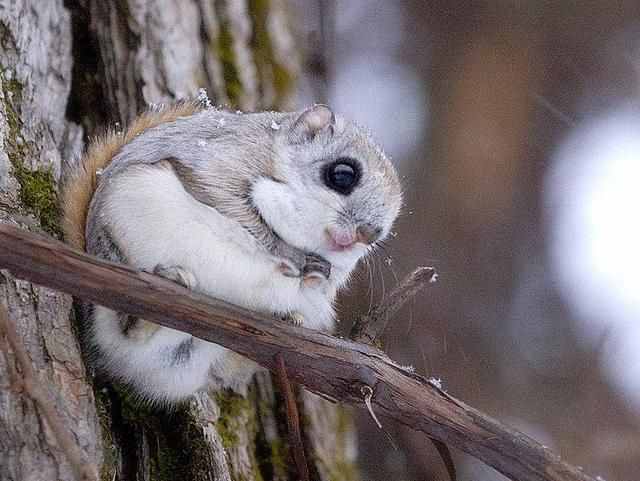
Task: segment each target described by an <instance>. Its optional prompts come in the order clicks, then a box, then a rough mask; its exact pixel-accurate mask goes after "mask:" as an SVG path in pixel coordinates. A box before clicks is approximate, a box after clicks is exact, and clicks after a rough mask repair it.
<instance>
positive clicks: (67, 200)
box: [61, 101, 205, 250]
mask: <svg viewBox="0 0 640 481" xmlns="http://www.w3.org/2000/svg"><path fill="white" fill-rule="evenodd" d="M204 108H205V107H204V106H203V105H202V103H201V102H200V101H185V102H180V103H178V104H175V105H170V106H162V107H160V108H158V109H154V110H150V111H148V112H145V113H144V114H142V115H140V116H139V117H138V118H136V119H135V120H134V121H133V123H132V124H131V125H130V126H129V128H128V129H126V130H124V131H122V132H116V131H113V130H110V131H108V132H107V133H105V134H104V135H102V136H101V137H98V138H96V139H95V140H93V141H92V142H91V144H90V145H89V148H88V149H87V151H86V152H85V154H84V155H83V157H82V158H81V159H80V161H79V162H78V163H77V164H75V165H74V166H73V167H72V168H70V169H69V172H67V174H66V176H65V179H64V182H63V188H62V196H61V203H62V229H63V232H64V237H65V240H66V241H67V243H69V244H71V245H72V246H73V247H75V248H77V249H81V250H84V249H85V226H86V222H87V213H88V211H89V204H90V203H91V198H92V197H93V193H94V192H95V190H96V183H97V176H96V172H99V171H100V170H102V169H104V168H105V167H106V166H107V165H109V162H111V159H113V157H114V156H115V155H116V154H117V153H118V151H119V150H120V148H121V147H122V146H123V145H125V144H127V143H128V142H131V140H133V139H134V138H135V137H136V136H138V135H140V134H141V133H142V132H144V131H145V130H147V129H151V128H153V127H156V126H158V125H160V124H163V123H166V122H173V121H174V120H177V119H178V118H179V117H187V116H189V115H192V114H194V113H196V112H199V111H200V110H203V109H204Z"/></svg>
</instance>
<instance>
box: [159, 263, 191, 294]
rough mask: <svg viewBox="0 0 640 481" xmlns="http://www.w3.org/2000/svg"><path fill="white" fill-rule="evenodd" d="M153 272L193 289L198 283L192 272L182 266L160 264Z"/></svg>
mask: <svg viewBox="0 0 640 481" xmlns="http://www.w3.org/2000/svg"><path fill="white" fill-rule="evenodd" d="M153 273H154V274H155V275H157V276H160V277H164V278H165V279H168V280H170V281H173V282H175V283H176V284H180V285H181V286H182V287H186V288H187V289H193V288H194V287H196V285H197V284H198V281H197V280H196V277H195V276H194V275H193V273H192V272H190V271H188V270H186V269H184V268H183V267H180V266H165V265H163V264H158V265H157V266H155V267H154V268H153Z"/></svg>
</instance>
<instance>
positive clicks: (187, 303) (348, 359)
mask: <svg viewBox="0 0 640 481" xmlns="http://www.w3.org/2000/svg"><path fill="white" fill-rule="evenodd" d="M0 268H6V269H9V270H10V271H11V272H12V273H13V274H14V275H16V276H18V277H21V278H23V279H27V280H29V281H32V282H36V283H38V284H42V285H45V286H48V287H50V288H54V289H58V290H61V291H63V292H67V293H69V294H73V295H75V296H77V297H80V298H82V299H86V300H89V301H92V302H96V303H98V304H102V305H104V306H107V307H109V308H112V309H116V310H118V311H122V312H126V313H129V314H131V315H135V316H139V317H141V318H144V319H148V320H151V321H154V322H156V323H158V324H160V325H163V326H166V327H170V328H173V329H178V330H181V331H184V332H188V333H190V334H193V335H194V336H196V337H199V338H202V339H205V340H207V341H211V342H214V343H217V344H221V345H223V346H225V347H227V348H229V349H232V350H234V351H236V352H238V353H240V354H242V355H244V356H246V357H248V358H250V359H253V360H254V361H256V362H258V363H259V364H261V365H263V366H265V367H267V368H268V369H271V370H275V369H276V361H275V359H276V355H277V354H278V353H281V355H282V357H283V358H284V360H285V362H286V365H287V372H288V374H289V376H290V378H291V380H292V381H293V382H297V383H299V384H302V385H304V386H305V387H306V388H307V389H309V390H311V391H314V392H316V393H318V394H321V395H324V396H325V397H330V398H333V399H336V400H339V401H342V402H345V403H348V404H353V405H357V406H360V407H364V403H363V397H362V388H363V386H369V387H370V388H371V389H372V390H373V393H374V394H373V407H374V409H375V410H376V412H377V414H378V415H382V416H387V417H389V418H392V419H394V420H396V421H397V422H399V423H402V424H404V425H406V426H409V427H410V428H412V429H415V430H417V431H420V432H423V433H425V434H426V435H428V436H429V437H433V438H435V439H438V440H440V441H442V442H444V443H446V444H448V445H450V446H455V447H457V448H458V449H460V450H462V451H464V452H466V453H469V454H470V455H472V456H475V457H476V458H478V459H480V460H481V461H483V462H485V463H486V464H488V465H490V466H492V467H494V468H495V469H497V470H498V471H500V472H501V473H503V474H504V475H506V476H508V477H510V478H511V479H513V480H517V481H594V480H593V478H591V477H589V476H588V475H586V474H585V473H583V472H582V471H581V470H579V469H578V468H576V467H574V466H571V465H569V464H567V463H565V462H564V461H562V460H561V459H560V458H559V457H558V456H557V455H555V454H554V453H553V452H551V451H550V450H548V449H547V448H545V447H543V446H541V445H540V444H538V443H537V442H536V441H534V440H533V439H531V438H529V437H527V436H526V435H524V434H522V433H520V432H518V431H516V430H514V429H511V428H509V427H507V426H505V425H503V424H501V423H499V422H498V421H496V420H495V419H492V418H491V417H489V416H487V415H485V414H483V413H481V412H480V411H478V410H476V409H474V408H472V407H470V406H468V405H466V404H465V403H463V402H462V401H459V400H458V399H456V398H454V397H453V396H450V395H449V394H447V393H445V392H443V391H442V390H440V389H438V388H437V387H436V386H434V385H432V384H430V383H429V382H428V381H427V380H426V379H425V378H424V377H422V376H419V375H417V374H415V373H413V372H410V371H408V370H405V369H403V368H401V367H399V366H398V365H397V364H396V363H394V362H393V361H392V360H391V359H389V358H388V357H387V356H386V355H385V354H384V353H383V352H381V351H379V350H377V349H375V348H373V347H371V346H368V345H364V344H359V343H355V342H351V341H347V340H344V339H337V338H335V337H332V336H329V335H327V334H323V333H320V332H317V331H312V330H309V329H305V328H301V327H295V326H291V325H288V324H285V323H282V322H277V321H275V320H274V319H272V318H269V317H266V316H262V315H259V314H256V313H255V312H251V311H248V310H246V309H242V308H239V307H236V306H232V305H229V304H227V303H224V302H221V301H218V300H215V299H212V298H210V297H207V296H204V295H202V294H199V293H196V292H191V291H188V290H187V289H184V288H182V287H180V286H178V285H176V284H174V283H171V282H169V281H167V280H165V279H161V278H159V277H156V276H153V275H151V274H147V273H144V272H138V271H136V270H134V269H132V268H130V267H127V266H124V265H116V264H111V263H107V262H103V261H101V260H99V259H96V258H93V257H91V256H88V255H85V254H82V253H80V252H77V251H74V250H73V249H71V248H70V247H68V246H66V245H65V244H62V243H60V242H57V241H55V240H52V239H50V238H47V237H44V236H40V235H36V234H32V233H29V232H26V231H22V230H20V229H16V228H15V227H13V226H9V225H6V224H0Z"/></svg>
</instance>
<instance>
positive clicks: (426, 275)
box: [349, 267, 438, 344]
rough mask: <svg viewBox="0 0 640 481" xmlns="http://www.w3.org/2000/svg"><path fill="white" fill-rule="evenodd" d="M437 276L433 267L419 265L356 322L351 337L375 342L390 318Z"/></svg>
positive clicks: (359, 340)
mask: <svg viewBox="0 0 640 481" xmlns="http://www.w3.org/2000/svg"><path fill="white" fill-rule="evenodd" d="M437 278H438V274H437V273H436V270H435V269H434V268H433V267H418V268H417V269H416V270H414V271H413V272H412V273H411V274H409V275H408V276H407V277H405V278H404V279H403V280H402V281H401V282H400V283H398V285H397V286H396V287H394V288H393V290H392V291H391V292H390V293H389V295H387V296H386V297H385V298H384V299H383V300H382V302H381V303H380V304H379V305H377V306H376V307H375V308H373V309H372V310H371V312H369V313H367V314H364V315H363V316H361V317H360V318H359V319H358V320H357V321H356V322H355V324H354V325H353V328H352V329H351V333H350V335H349V337H350V338H351V339H353V340H354V341H358V342H366V343H369V344H373V343H374V341H375V340H376V339H377V338H378V336H380V335H381V334H382V333H383V332H384V330H385V329H386V327H387V324H388V323H389V319H391V317H392V316H393V315H394V314H395V313H396V312H398V311H399V310H400V308H401V307H402V306H404V305H405V304H406V303H407V302H408V301H410V300H411V299H413V298H414V297H415V296H416V294H418V292H420V291H421V290H422V289H424V288H425V287H426V286H427V285H428V284H431V283H433V282H435V281H436V279H437Z"/></svg>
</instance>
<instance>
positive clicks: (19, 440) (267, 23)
mask: <svg viewBox="0 0 640 481" xmlns="http://www.w3.org/2000/svg"><path fill="white" fill-rule="evenodd" d="M285 13H286V12H285V5H284V4H283V2H282V1H281V0H162V1H149V0H114V1H108V2H105V1H102V0H67V1H64V2H63V0H50V1H47V2H42V1H39V0H0V46H1V49H0V222H11V223H14V224H17V225H19V226H20V227H23V228H27V229H30V230H36V231H38V230H44V231H46V232H48V233H51V234H54V235H56V236H59V227H58V213H59V210H58V206H57V182H58V180H59V178H60V172H61V169H62V165H63V163H64V162H65V161H67V160H70V159H73V158H74V157H75V156H77V155H78V154H79V153H80V152H81V150H82V147H83V145H84V141H85V139H86V138H87V137H89V136H92V135H95V134H98V133H99V132H100V130H99V129H100V127H101V126H103V125H104V124H114V123H116V122H119V123H120V124H121V125H123V124H125V123H126V122H127V121H129V120H130V119H131V118H132V117H133V116H134V115H135V114H136V113H137V112H139V111H140V110H142V109H144V108H145V106H146V105H147V104H148V103H161V102H170V101H172V100H175V99H177V98H182V97H185V96H190V95H196V94H197V91H198V89H199V88H200V87H205V88H206V89H207V90H208V92H209V96H210V97H211V99H212V101H213V102H214V103H216V104H226V105H228V106H229V107H232V108H241V109H246V110H252V109H260V108H276V107H281V108H282V107H284V108H286V107H288V105H287V101H288V100H287V99H288V96H287V94H288V93H289V92H290V90H291V87H292V84H293V82H294V80H295V76H296V74H297V72H298V64H297V61H296V55H295V51H294V48H293V39H292V37H291V34H290V32H289V29H288V27H287V21H286V15H285ZM0 302H2V303H3V304H5V305H6V306H7V307H8V309H9V314H10V316H11V319H12V320H13V322H14V323H15V324H16V326H17V328H18V332H19V334H20V336H21V338H22V339H23V340H24V343H25V345H26V348H27V349H28V352H29V354H30V356H31V358H32V359H33V363H34V365H35V368H36V370H37V372H38V375H39V376H40V379H41V381H42V383H43V384H46V385H48V386H50V387H51V390H52V392H53V393H54V394H55V396H54V399H53V402H54V404H55V406H56V408H57V410H58V411H59V412H60V413H61V415H62V416H63V417H64V420H65V422H66V424H67V425H68V426H69V427H70V428H71V430H72V432H73V434H74V436H75V437H76V439H77V441H78V443H79V445H80V446H81V448H82V450H83V451H84V453H85V455H86V456H87V458H88V459H89V460H90V461H92V462H95V463H96V464H97V465H98V467H99V469H100V474H101V479H104V480H113V479H118V480H123V481H124V480H145V481H146V480H164V479H174V480H178V479H189V480H191V479H193V480H243V481H250V480H256V481H257V480H271V479H273V480H288V479H294V478H295V473H294V472H293V467H292V466H293V464H292V463H291V461H290V457H289V453H288V449H287V442H286V434H285V432H286V431H285V430H286V428H285V422H284V413H283V412H282V410H281V409H280V407H279V406H280V403H279V401H280V395H279V393H278V392H277V391H276V390H275V389H274V387H273V384H272V383H271V380H270V378H269V376H268V375H260V376H259V377H258V379H257V380H256V382H255V383H253V384H252V386H251V387H250V389H249V393H248V395H247V396H246V397H241V396H238V395H236V394H231V393H229V392H217V393H208V394H203V395H200V396H198V397H197V398H195V399H194V400H193V401H192V402H190V403H189V404H187V405H185V406H182V407H180V408H178V409H176V410H175V411H173V412H171V413H163V412H157V411H152V410H149V409H144V408H141V407H139V406H137V405H135V404H134V403H132V402H131V401H130V399H129V398H128V397H127V395H126V393H124V392H123V391H122V390H119V389H118V388H116V387H113V386H111V385H110V384H109V383H107V382H105V381H104V380H101V379H99V378H95V379H94V378H93V377H92V376H91V375H90V373H88V372H87V370H86V369H85V366H84V364H83V360H82V356H81V352H80V346H79V344H78V342H77V340H76V337H75V333H74V324H73V317H74V315H73V309H72V300H71V299H70V298H69V297H68V296H65V295H62V294H60V293H57V292H54V291H51V290H49V289H45V288H41V287H38V286H35V285H32V284H30V283H27V282H24V281H19V280H17V279H15V278H13V277H12V276H10V275H9V273H8V272H6V271H0ZM14 365H15V360H14V359H13V357H12V356H11V355H3V354H0V480H20V481H22V480H25V481H26V480H45V479H46V480H54V479H55V480H65V481H66V480H71V479H73V475H72V472H71V469H70V467H69V465H68V463H67V462H66V460H65V458H64V455H63V454H62V453H61V452H60V450H59V449H58V448H57V447H56V445H55V442H54V440H53V438H52V436H51V433H49V432H48V429H47V427H46V424H45V423H44V422H43V421H42V419H41V417H40V416H39V413H38V411H37V409H36V408H35V407H34V405H33V403H32V402H31V401H30V400H29V399H28V398H26V397H24V396H23V395H22V394H20V393H16V392H14V391H12V390H10V389H8V387H7V385H8V372H9V369H12V368H13V366H14ZM299 403H300V406H301V408H302V411H303V430H304V433H303V434H304V436H305V441H306V447H305V448H306V450H307V451H308V452H307V458H308V459H309V460H310V461H312V466H310V468H311V472H312V477H314V478H315V479H320V480H327V481H329V480H331V481H334V480H335V481H337V480H351V479H357V472H356V470H355V468H354V462H355V440H354V434H353V430H352V426H351V421H350V418H349V416H348V415H346V414H345V413H344V412H343V411H341V410H340V409H338V408H336V407H335V406H333V405H329V404H327V403H326V402H325V401H323V400H321V399H319V398H317V397H316V396H314V395H311V394H308V393H304V394H302V393H301V394H300V397H299Z"/></svg>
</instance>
